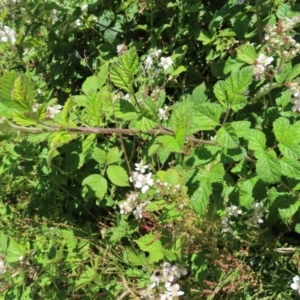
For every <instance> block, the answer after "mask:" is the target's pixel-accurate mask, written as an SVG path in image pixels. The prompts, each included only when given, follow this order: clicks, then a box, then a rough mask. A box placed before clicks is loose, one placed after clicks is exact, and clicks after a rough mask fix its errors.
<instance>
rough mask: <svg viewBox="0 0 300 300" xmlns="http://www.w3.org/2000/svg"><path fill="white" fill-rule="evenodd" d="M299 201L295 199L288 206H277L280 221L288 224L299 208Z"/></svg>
mask: <svg viewBox="0 0 300 300" xmlns="http://www.w3.org/2000/svg"><path fill="white" fill-rule="evenodd" d="M299 206H300V203H299V201H296V202H295V203H293V204H291V205H290V206H289V207H288V208H279V209H278V212H279V215H280V218H281V219H282V221H283V222H284V223H286V224H288V223H289V222H290V221H291V219H292V217H293V216H294V215H295V213H296V212H297V211H298V210H299Z"/></svg>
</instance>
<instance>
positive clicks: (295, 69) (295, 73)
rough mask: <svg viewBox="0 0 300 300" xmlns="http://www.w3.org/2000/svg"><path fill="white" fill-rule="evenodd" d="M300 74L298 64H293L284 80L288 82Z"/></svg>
mask: <svg viewBox="0 0 300 300" xmlns="http://www.w3.org/2000/svg"><path fill="white" fill-rule="evenodd" d="M299 74H300V64H298V65H296V66H294V67H293V68H292V70H291V71H290V72H289V74H288V76H287V78H286V82H290V81H292V80H293V79H295V78H296V77H297V76H298V75H299Z"/></svg>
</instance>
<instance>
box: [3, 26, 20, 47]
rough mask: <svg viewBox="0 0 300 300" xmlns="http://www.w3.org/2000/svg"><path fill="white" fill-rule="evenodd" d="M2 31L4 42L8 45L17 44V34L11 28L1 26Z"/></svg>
mask: <svg viewBox="0 0 300 300" xmlns="http://www.w3.org/2000/svg"><path fill="white" fill-rule="evenodd" d="M1 27H2V29H1V30H0V39H1V41H2V42H4V43H7V42H11V43H12V44H14V43H15V42H16V32H15V31H14V30H13V29H11V28H9V27H8V26H5V25H4V26H1Z"/></svg>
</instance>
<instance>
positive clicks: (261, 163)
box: [256, 151, 281, 183]
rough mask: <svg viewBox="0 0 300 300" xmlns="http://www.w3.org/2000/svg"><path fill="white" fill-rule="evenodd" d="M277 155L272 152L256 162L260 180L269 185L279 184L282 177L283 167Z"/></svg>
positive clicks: (261, 156)
mask: <svg viewBox="0 0 300 300" xmlns="http://www.w3.org/2000/svg"><path fill="white" fill-rule="evenodd" d="M274 156H276V154H275V155H274V154H273V153H272V151H270V152H268V153H264V154H263V155H260V157H259V158H258V160H257V162H256V172H257V175H258V176H259V178H261V179H262V180H263V181H265V182H268V183H277V182H279V181H280V177H281V166H280V162H279V160H278V159H277V157H274Z"/></svg>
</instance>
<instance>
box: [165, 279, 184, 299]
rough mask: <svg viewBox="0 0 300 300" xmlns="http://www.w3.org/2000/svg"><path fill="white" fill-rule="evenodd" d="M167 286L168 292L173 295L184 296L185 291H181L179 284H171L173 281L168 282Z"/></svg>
mask: <svg viewBox="0 0 300 300" xmlns="http://www.w3.org/2000/svg"><path fill="white" fill-rule="evenodd" d="M165 287H166V289H167V293H168V294H169V296H171V297H176V296H177V297H179V296H182V295H183V294H184V292H182V291H180V287H179V284H173V285H171V282H167V283H166V284H165Z"/></svg>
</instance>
